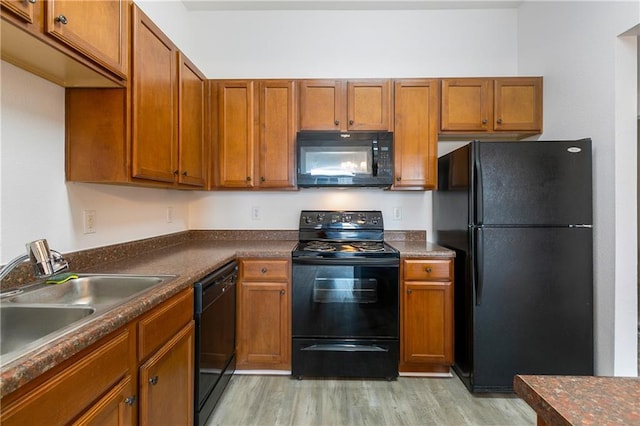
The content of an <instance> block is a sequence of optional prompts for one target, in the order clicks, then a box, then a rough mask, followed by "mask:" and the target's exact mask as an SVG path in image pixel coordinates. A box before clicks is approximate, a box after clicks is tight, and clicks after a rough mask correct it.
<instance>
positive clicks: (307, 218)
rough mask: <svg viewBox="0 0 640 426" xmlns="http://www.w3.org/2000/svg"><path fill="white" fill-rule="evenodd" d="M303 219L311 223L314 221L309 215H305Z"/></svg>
mask: <svg viewBox="0 0 640 426" xmlns="http://www.w3.org/2000/svg"><path fill="white" fill-rule="evenodd" d="M302 219H303V220H304V223H311V222H312V220H311V218H310V217H309V216H304V217H303V218H302Z"/></svg>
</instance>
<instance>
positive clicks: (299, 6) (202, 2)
mask: <svg viewBox="0 0 640 426" xmlns="http://www.w3.org/2000/svg"><path fill="white" fill-rule="evenodd" d="M523 1H524V0H493V1H486V0H466V1H460V0H182V2H183V3H184V5H185V7H186V8H187V10H190V11H207V10H425V9H505V8H516V7H518V6H519V5H520V4H521V3H522V2H523Z"/></svg>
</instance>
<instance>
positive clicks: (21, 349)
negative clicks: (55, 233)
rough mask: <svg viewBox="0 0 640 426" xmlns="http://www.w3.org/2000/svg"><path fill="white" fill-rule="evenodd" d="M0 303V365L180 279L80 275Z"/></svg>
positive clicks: (155, 276)
mask: <svg viewBox="0 0 640 426" xmlns="http://www.w3.org/2000/svg"><path fill="white" fill-rule="evenodd" d="M77 275H78V278H75V279H71V280H69V281H66V282H64V283H61V284H37V285H33V286H29V287H28V288H26V289H24V290H23V291H22V292H20V293H19V294H14V295H13V296H11V295H8V296H5V297H3V298H2V299H1V300H0V364H2V365H4V364H6V363H8V362H9V361H11V360H14V359H16V358H18V357H19V356H21V355H23V354H25V353H26V352H28V351H30V350H32V349H35V348H37V347H39V346H41V345H44V344H46V343H47V342H50V341H53V339H56V338H58V337H61V336H63V335H65V334H67V333H71V332H73V331H74V330H76V329H78V328H79V327H81V326H83V325H85V324H86V323H88V322H89V321H91V320H93V319H94V318H96V317H97V315H98V314H100V313H104V312H106V311H108V310H110V309H112V308H115V307H117V306H119V305H122V304H124V303H126V302H127V301H129V300H131V299H133V298H134V297H136V296H138V295H141V294H142V293H143V292H145V291H147V290H150V289H151V288H153V287H156V286H158V285H160V284H162V283H164V282H167V281H168V280H170V279H173V278H175V275H121V274H77Z"/></svg>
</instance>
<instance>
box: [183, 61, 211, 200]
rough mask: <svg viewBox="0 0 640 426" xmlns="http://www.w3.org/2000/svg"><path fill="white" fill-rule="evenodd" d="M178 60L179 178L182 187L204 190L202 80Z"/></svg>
mask: <svg viewBox="0 0 640 426" xmlns="http://www.w3.org/2000/svg"><path fill="white" fill-rule="evenodd" d="M178 58H179V61H178V62H179V64H180V68H179V71H178V72H179V80H180V86H179V99H180V103H179V110H178V120H179V125H178V127H179V129H180V139H179V141H178V142H179V144H178V146H179V155H178V158H179V164H180V167H179V172H180V174H179V176H178V182H179V183H180V184H183V185H191V186H195V187H200V188H202V187H204V186H205V183H206V160H207V156H206V152H205V118H204V117H205V80H206V78H205V76H204V75H203V74H202V73H201V72H200V71H199V70H198V68H196V66H195V65H193V63H192V62H191V61H189V60H188V59H187V58H186V57H185V56H184V55H183V54H182V53H179V54H178Z"/></svg>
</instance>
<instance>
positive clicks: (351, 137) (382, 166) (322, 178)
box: [296, 132, 393, 188]
mask: <svg viewBox="0 0 640 426" xmlns="http://www.w3.org/2000/svg"><path fill="white" fill-rule="evenodd" d="M296 143H297V169H298V173H297V174H298V176H297V177H298V187H301V188H311V187H380V188H388V187H390V186H391V185H392V184H393V133H391V132H353V133H339V132H298V136H297V139H296Z"/></svg>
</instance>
